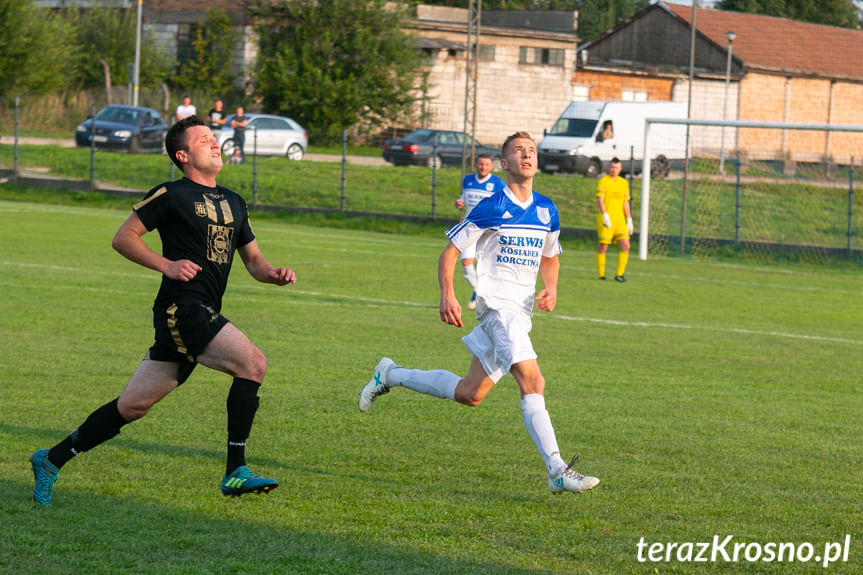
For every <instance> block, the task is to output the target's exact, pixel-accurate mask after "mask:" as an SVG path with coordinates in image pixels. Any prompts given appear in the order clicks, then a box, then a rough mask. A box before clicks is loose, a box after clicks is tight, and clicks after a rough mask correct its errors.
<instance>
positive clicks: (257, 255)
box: [237, 240, 297, 286]
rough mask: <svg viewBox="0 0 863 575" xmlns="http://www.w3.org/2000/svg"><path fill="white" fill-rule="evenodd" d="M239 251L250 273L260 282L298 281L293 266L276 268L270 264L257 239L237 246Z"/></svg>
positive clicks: (286, 282) (280, 282) (291, 282)
mask: <svg viewBox="0 0 863 575" xmlns="http://www.w3.org/2000/svg"><path fill="white" fill-rule="evenodd" d="M237 251H238V252H240V258H242V260H243V264H244V265H245V266H246V270H247V271H248V272H249V275H251V276H252V277H253V278H255V279H256V280H258V281H259V282H263V283H271V284H276V285H280V286H283V285H287V284H295V283H297V275H296V274H295V273H294V271H293V270H292V269H291V268H275V267H273V266H272V265H271V264H270V262H269V261H268V260H267V258H265V257H264V254H262V253H261V249H260V248H259V247H258V241H257V240H252V241H250V242H249V243H247V244H246V245H244V246H242V247H239V248H237Z"/></svg>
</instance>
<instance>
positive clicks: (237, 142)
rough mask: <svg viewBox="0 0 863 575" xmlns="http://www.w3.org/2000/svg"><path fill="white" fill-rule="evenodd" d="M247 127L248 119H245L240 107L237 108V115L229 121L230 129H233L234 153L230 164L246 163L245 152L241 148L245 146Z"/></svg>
mask: <svg viewBox="0 0 863 575" xmlns="http://www.w3.org/2000/svg"><path fill="white" fill-rule="evenodd" d="M248 125H249V118H248V117H246V115H245V111H244V110H243V107H242V106H237V113H236V115H235V116H234V118H233V119H232V120H231V127H232V128H233V129H234V153H233V155H232V157H231V162H232V163H242V162H244V161H246V152H245V151H244V150H243V147H244V146H245V145H246V126H248Z"/></svg>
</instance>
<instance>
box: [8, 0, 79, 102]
mask: <svg viewBox="0 0 863 575" xmlns="http://www.w3.org/2000/svg"><path fill="white" fill-rule="evenodd" d="M78 50H79V48H78V47H76V46H75V44H74V43H73V42H72V41H71V29H70V28H69V26H67V24H66V23H65V22H64V21H63V19H62V18H60V17H59V16H56V15H54V14H52V13H51V12H50V11H48V10H44V9H39V8H36V7H35V6H34V4H33V2H32V1H31V0H2V1H0V97H4V96H9V95H15V94H19V93H20V94H48V93H58V92H63V91H65V90H66V88H67V87H68V86H69V83H68V79H69V74H68V73H67V70H68V66H69V62H70V61H72V60H73V59H74V57H75V55H76V54H77V53H78Z"/></svg>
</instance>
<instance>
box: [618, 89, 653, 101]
mask: <svg viewBox="0 0 863 575" xmlns="http://www.w3.org/2000/svg"><path fill="white" fill-rule="evenodd" d="M620 99H621V100H623V101H624V102H646V101H647V92H646V91H645V90H629V89H625V90H623V91H622V92H621V94H620Z"/></svg>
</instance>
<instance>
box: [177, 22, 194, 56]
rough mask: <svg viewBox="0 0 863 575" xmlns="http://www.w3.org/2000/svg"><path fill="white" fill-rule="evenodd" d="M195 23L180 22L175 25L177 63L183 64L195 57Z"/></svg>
mask: <svg viewBox="0 0 863 575" xmlns="http://www.w3.org/2000/svg"><path fill="white" fill-rule="evenodd" d="M196 34H197V24H180V25H179V26H178V27H177V64H179V65H183V64H185V63H186V62H188V61H189V60H191V59H192V58H194V57H195V46H194V42H195V36H196Z"/></svg>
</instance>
